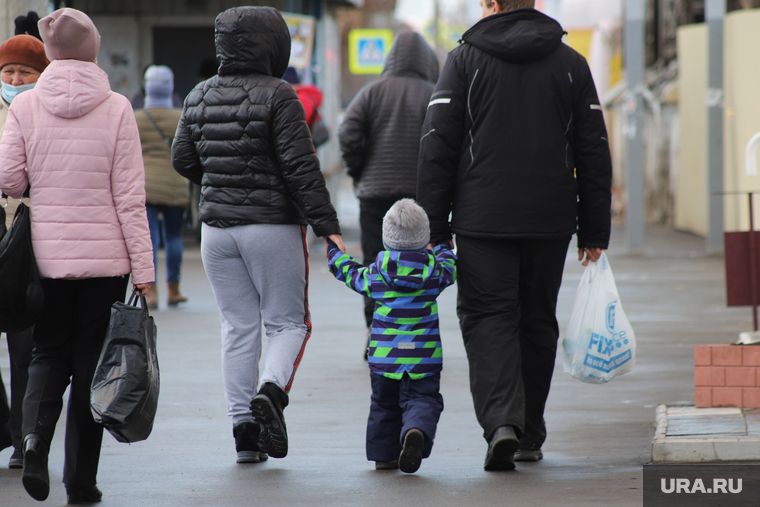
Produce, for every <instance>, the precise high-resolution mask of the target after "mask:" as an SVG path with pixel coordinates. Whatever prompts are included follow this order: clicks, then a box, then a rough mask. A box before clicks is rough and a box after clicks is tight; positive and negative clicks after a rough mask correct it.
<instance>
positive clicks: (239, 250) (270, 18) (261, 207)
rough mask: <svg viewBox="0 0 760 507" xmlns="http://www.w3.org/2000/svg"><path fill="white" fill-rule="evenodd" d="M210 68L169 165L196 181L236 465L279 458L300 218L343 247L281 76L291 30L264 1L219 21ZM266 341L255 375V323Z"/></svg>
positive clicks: (304, 269) (299, 276) (302, 252)
mask: <svg viewBox="0 0 760 507" xmlns="http://www.w3.org/2000/svg"><path fill="white" fill-rule="evenodd" d="M216 54H217V59H218V60H219V73H218V75H217V76H214V77H212V78H211V79H209V80H208V81H204V82H202V83H200V84H198V86H196V87H195V89H194V90H193V91H192V92H191V93H190V95H188V96H187V99H186V100H185V108H184V111H183V113H182V119H181V120H180V122H179V126H178V127H177V133H176V136H175V138H174V144H173V146H172V159H173V164H174V168H175V169H176V170H177V172H179V173H180V174H182V175H183V176H185V177H186V178H188V179H189V180H191V181H193V182H194V183H196V184H199V185H201V187H202V190H201V203H200V219H201V221H202V222H203V226H202V241H201V253H202V256H203V265H204V267H205V269H206V273H207V274H208V277H209V280H210V281H211V285H212V287H213V290H214V296H215V297H216V301H217V304H218V305H219V313H220V316H221V320H222V369H223V373H224V383H225V391H226V396H227V404H228V414H229V415H230V416H232V423H233V435H234V436H235V444H236V448H237V453H238V462H239V463H252V462H253V463H255V462H259V461H261V460H264V459H266V458H267V454H269V455H271V456H272V457H275V458H282V457H284V456H285V455H286V454H287V449H288V440H287V433H286V430H285V424H284V419H283V415H282V411H283V409H284V408H285V406H286V405H287V404H288V394H287V393H288V391H289V390H290V387H291V384H292V382H293V377H294V376H295V371H296V368H297V367H298V364H299V362H300V360H301V356H302V354H303V350H304V347H305V345H306V341H307V340H308V339H309V335H310V333H311V323H310V320H309V308H308V298H307V288H308V252H307V249H306V225H307V224H309V225H311V226H312V227H313V228H314V232H316V234H317V235H318V236H322V237H329V238H330V239H331V240H333V241H335V242H336V243H337V244H338V245H339V246H340V247H341V250H344V251H345V247H343V242H342V241H341V238H340V226H339V224H338V218H337V215H336V213H335V209H334V207H333V205H332V204H331V203H330V194H329V193H328V191H327V188H326V187H325V180H324V177H323V175H322V172H321V171H320V168H319V160H318V159H317V156H316V153H315V150H314V145H313V143H312V140H311V134H310V133H309V127H308V126H307V125H306V117H305V114H304V110H303V106H301V103H300V102H299V100H298V96H297V95H296V93H295V91H293V89H292V88H291V87H290V85H289V84H288V83H286V82H285V81H282V80H281V79H280V78H281V77H282V75H283V73H284V72H285V69H286V68H287V66H288V59H289V58H290V33H289V31H288V27H287V25H286V24H285V21H284V20H283V19H282V16H281V15H280V13H279V12H278V11H277V10H275V9H272V8H269V7H237V8H233V9H229V10H227V11H225V12H223V13H222V14H220V15H219V16H218V17H217V18H216ZM262 323H263V324H264V327H265V328H266V333H267V337H268V339H269V342H268V346H267V354H266V358H265V361H264V368H263V371H262V372H261V376H260V380H259V374H258V373H259V372H258V364H259V356H260V355H261V336H260V330H261V324H262Z"/></svg>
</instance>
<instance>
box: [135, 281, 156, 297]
mask: <svg viewBox="0 0 760 507" xmlns="http://www.w3.org/2000/svg"><path fill="white" fill-rule="evenodd" d="M133 286H134V290H137V291H140V293H141V294H142V295H143V296H147V295H148V292H150V288H151V287H152V286H153V284H152V283H135V284H133Z"/></svg>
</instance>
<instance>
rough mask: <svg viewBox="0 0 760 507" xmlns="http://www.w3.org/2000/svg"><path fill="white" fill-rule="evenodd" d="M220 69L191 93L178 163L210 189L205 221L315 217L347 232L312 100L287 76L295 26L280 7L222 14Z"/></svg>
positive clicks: (325, 228)
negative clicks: (322, 158) (308, 103)
mask: <svg viewBox="0 0 760 507" xmlns="http://www.w3.org/2000/svg"><path fill="white" fill-rule="evenodd" d="M216 53H217V55H216V56H217V59H218V60H219V75H218V76H215V77H213V78H211V79H209V80H208V81H204V82H202V83H200V84H198V86H196V87H195V89H194V90H193V91H192V92H190V94H189V95H188V96H187V98H186V99H185V108H184V111H183V113H182V119H181V120H180V122H179V126H178V127H177V134H176V136H175V138H174V144H173V146H172V162H173V164H174V168H175V169H176V170H177V172H179V173H180V174H181V175H183V176H184V177H186V178H188V179H189V180H191V181H193V182H194V183H197V184H199V185H202V191H201V203H200V219H201V220H202V221H203V222H204V223H206V224H208V225H211V226H214V227H232V226H236V225H248V224H300V225H306V223H309V224H310V225H311V226H312V227H313V228H314V232H315V233H316V234H317V235H318V236H327V235H330V234H340V226H339V224H338V218H337V215H336V213H335V209H334V208H333V205H332V204H331V202H330V194H329V193H328V191H327V188H326V187H325V179H324V176H323V175H322V172H321V171H320V168H319V160H318V159H317V155H316V153H315V150H314V144H313V143H312V140H311V134H310V133H309V127H308V126H307V125H306V117H305V114H304V110H303V106H301V102H300V101H299V100H298V96H297V95H296V92H295V91H293V89H292V88H291V87H290V85H289V84H288V83H286V82H285V81H282V80H281V79H280V78H281V77H282V75H283V74H284V72H285V69H286V68H287V66H288V60H289V58H290V32H289V31H288V27H287V25H286V24H285V21H284V20H283V19H282V16H281V15H280V13H279V12H278V11H277V10H276V9H272V8H269V7H236V8H233V9H229V10H227V11H225V12H223V13H221V14H220V15H219V16H218V17H217V18H216Z"/></svg>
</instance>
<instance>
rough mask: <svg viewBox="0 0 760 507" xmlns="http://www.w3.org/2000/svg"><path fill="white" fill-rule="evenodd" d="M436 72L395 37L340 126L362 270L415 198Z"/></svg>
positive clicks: (423, 54) (431, 59) (429, 55)
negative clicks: (400, 208)
mask: <svg viewBox="0 0 760 507" xmlns="http://www.w3.org/2000/svg"><path fill="white" fill-rule="evenodd" d="M438 72H439V63H438V57H437V56H436V54H435V52H434V51H433V50H432V49H431V48H430V46H429V45H428V44H427V42H425V39H423V38H422V36H421V35H419V34H418V33H415V32H402V33H400V34H399V35H398V36H396V39H395V40H394V41H393V46H392V47H391V51H390V53H389V54H388V58H387V59H386V61H385V66H384V68H383V73H382V76H381V78H380V79H379V80H378V81H375V82H373V83H370V84H368V85H367V86H365V87H364V88H362V89H361V90H360V91H359V93H358V94H357V95H356V97H354V100H352V101H351V104H349V106H348V109H347V111H346V114H345V117H344V119H343V123H342V124H341V126H340V130H339V132H338V137H339V139H340V149H341V152H342V154H343V160H344V162H345V164H346V167H347V170H348V175H349V176H351V178H352V179H353V180H354V190H355V192H356V196H357V197H358V198H359V209H360V211H359V223H360V226H361V244H362V254H363V256H364V259H363V261H362V262H363V263H364V265H365V266H367V265H369V264H370V263H372V262H374V260H375V258H376V257H377V254H378V253H380V252H381V251H382V250H383V249H384V247H383V239H382V232H383V217H384V216H385V214H386V213H387V212H388V210H389V209H390V208H391V206H393V204H394V203H395V202H396V201H398V200H399V199H403V198H412V199H414V198H415V197H416V190H417V157H418V154H419V150H420V132H421V131H422V124H423V123H424V121H425V113H426V111H427V105H428V102H430V97H431V95H432V94H433V90H434V88H435V83H436V82H437V81H438ZM374 309H375V302H374V301H373V300H371V299H369V298H365V299H364V318H365V322H366V325H367V330H368V332H369V329H370V327H371V325H372V313H373V312H374ZM364 357H365V359H366V357H367V355H366V351H365V356H364Z"/></svg>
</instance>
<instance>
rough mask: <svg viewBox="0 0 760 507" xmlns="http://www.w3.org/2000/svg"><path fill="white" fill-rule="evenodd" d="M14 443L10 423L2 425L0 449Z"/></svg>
mask: <svg viewBox="0 0 760 507" xmlns="http://www.w3.org/2000/svg"><path fill="white" fill-rule="evenodd" d="M12 445H13V439H12V438H11V431H10V430H9V429H8V424H7V423H5V424H2V425H0V451H2V450H3V449H5V448H6V447H10V446H12Z"/></svg>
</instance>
